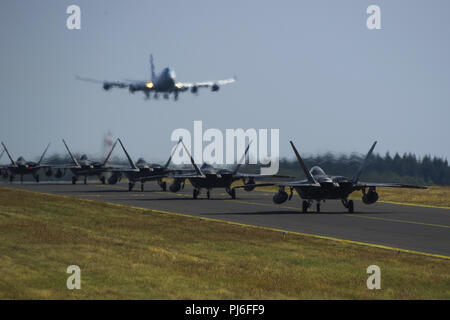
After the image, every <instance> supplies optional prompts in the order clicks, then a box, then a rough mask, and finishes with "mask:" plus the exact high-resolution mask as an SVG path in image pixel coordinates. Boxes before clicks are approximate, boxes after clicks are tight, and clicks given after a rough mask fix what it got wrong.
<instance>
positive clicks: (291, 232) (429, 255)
mask: <svg viewBox="0 0 450 320" xmlns="http://www.w3.org/2000/svg"><path fill="white" fill-rule="evenodd" d="M4 188H5V189H10V190H17V188H9V187H4ZM19 190H21V191H25V192H31V193H37V194H43V195H47V196H52V197H61V198H68V199H77V200H81V201H88V202H94V203H99V202H101V203H106V204H109V205H112V206H115V207H119V208H128V209H130V208H131V209H136V210H141V211H150V212H156V213H162V214H168V215H175V216H180V217H187V218H191V219H202V220H205V221H211V222H220V223H226V224H230V225H235V226H241V227H248V228H255V229H263V230H268V231H275V232H281V233H285V234H293V235H298V236H303V237H312V238H317V239H323V240H331V241H336V242H342V243H349V244H354V245H360V246H366V247H372V248H377V249H384V250H389V251H398V252H403V253H410V254H417V255H422V256H427V257H433V258H439V259H444V260H450V256H445V255H440V254H434V253H429V252H422V251H415V250H409V249H402V248H396V247H391V246H386V245H381V244H375V243H368V242H360V241H354V240H347V239H340V238H334V237H329V236H321V235H318V234H312V233H302V232H296V231H289V230H283V229H277V228H271V227H264V226H258V225H253V224H245V223H239V222H234V221H228V220H220V219H213V218H207V217H203V216H193V215H189V214H185V213H179V212H172V211H166V210H159V209H148V208H141V207H136V206H130V205H125V204H120V203H114V202H109V201H101V200H91V199H85V198H78V197H71V196H67V195H60V194H54V193H47V192H38V191H32V190H26V189H19Z"/></svg>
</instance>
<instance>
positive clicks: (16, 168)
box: [1, 142, 51, 182]
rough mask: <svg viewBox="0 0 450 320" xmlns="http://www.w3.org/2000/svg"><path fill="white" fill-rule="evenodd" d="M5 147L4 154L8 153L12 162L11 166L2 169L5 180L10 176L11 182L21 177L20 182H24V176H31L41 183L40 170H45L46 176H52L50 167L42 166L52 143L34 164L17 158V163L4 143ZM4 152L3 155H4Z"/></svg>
mask: <svg viewBox="0 0 450 320" xmlns="http://www.w3.org/2000/svg"><path fill="white" fill-rule="evenodd" d="M2 146H3V152H6V154H7V155H8V158H9V160H10V161H11V165H9V166H3V167H2V168H1V171H2V175H3V177H4V178H7V177H8V176H9V181H10V182H13V181H14V176H16V175H19V176H20V182H23V176H24V175H29V174H31V175H32V176H33V178H34V180H36V182H39V170H40V169H44V170H46V175H47V176H51V170H50V166H48V165H41V162H42V160H43V159H44V156H45V154H46V153H47V150H48V148H49V147H50V143H49V144H48V145H47V147H46V148H45V150H44V152H43V153H42V155H41V157H40V159H39V161H38V162H37V163H36V162H33V161H26V160H25V159H24V158H23V157H19V158H17V160H16V161H14V160H13V158H12V156H11V154H10V153H9V151H8V148H6V145H5V144H4V143H3V142H2ZM3 152H2V155H3Z"/></svg>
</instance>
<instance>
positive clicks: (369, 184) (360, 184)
mask: <svg viewBox="0 0 450 320" xmlns="http://www.w3.org/2000/svg"><path fill="white" fill-rule="evenodd" d="M355 187H356V188H358V189H361V188H370V187H389V188H411V189H428V187H427V186H417V185H411V184H401V183H378V182H358V183H357V184H355Z"/></svg>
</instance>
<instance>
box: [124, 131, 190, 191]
mask: <svg viewBox="0 0 450 320" xmlns="http://www.w3.org/2000/svg"><path fill="white" fill-rule="evenodd" d="M118 141H119V143H120V145H121V146H122V149H123V152H124V153H125V155H126V156H127V159H128V162H129V163H130V167H131V169H124V170H119V171H118V172H119V173H120V174H125V176H126V177H127V178H128V181H129V182H128V190H129V191H132V190H133V187H134V185H135V184H136V182H138V181H140V182H141V191H144V183H145V182H146V181H157V182H158V185H159V186H160V187H161V189H162V190H163V191H166V189H167V184H166V182H165V181H163V180H162V179H163V178H167V177H168V176H169V175H170V174H175V173H180V172H182V170H176V169H169V168H168V167H169V164H170V161H171V160H172V157H173V154H174V152H175V150H176V148H177V147H178V145H179V144H180V141H181V140H179V141H178V143H177V144H176V146H175V148H174V149H173V151H172V154H171V155H170V157H169V159H168V160H167V162H166V164H165V165H164V166H161V165H159V164H151V163H148V162H146V161H145V160H144V159H142V158H140V159H139V160H138V161H137V162H136V163H134V161H133V160H132V159H131V157H130V155H129V154H128V152H127V150H126V149H125V146H124V145H123V143H122V140H120V139H118ZM191 171H192V170H190V172H191Z"/></svg>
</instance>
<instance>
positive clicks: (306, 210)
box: [302, 200, 312, 213]
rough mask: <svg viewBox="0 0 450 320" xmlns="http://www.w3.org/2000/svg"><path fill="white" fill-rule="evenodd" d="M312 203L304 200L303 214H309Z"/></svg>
mask: <svg viewBox="0 0 450 320" xmlns="http://www.w3.org/2000/svg"><path fill="white" fill-rule="evenodd" d="M311 205H312V202H311V201H307V200H303V202H302V211H303V213H306V212H308V209H309V207H311Z"/></svg>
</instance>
